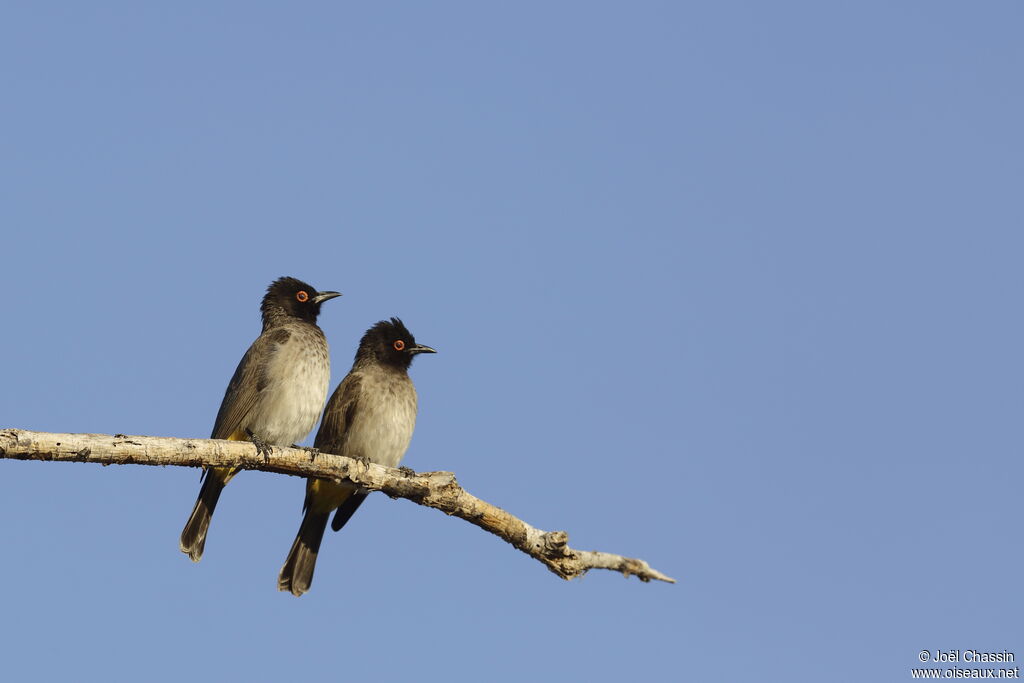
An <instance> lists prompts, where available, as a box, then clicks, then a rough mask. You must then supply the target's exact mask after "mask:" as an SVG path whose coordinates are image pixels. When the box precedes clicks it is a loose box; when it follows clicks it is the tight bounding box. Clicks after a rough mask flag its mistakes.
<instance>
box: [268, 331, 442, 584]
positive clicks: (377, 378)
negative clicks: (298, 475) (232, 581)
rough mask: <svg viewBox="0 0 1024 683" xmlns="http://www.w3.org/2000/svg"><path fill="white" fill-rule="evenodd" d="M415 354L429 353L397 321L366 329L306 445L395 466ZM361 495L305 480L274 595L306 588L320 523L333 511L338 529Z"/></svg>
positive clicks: (409, 422)
mask: <svg viewBox="0 0 1024 683" xmlns="http://www.w3.org/2000/svg"><path fill="white" fill-rule="evenodd" d="M420 353H437V352H436V351H434V349H432V348H430V347H429V346H423V345H420V344H417V343H416V340H415V339H414V338H413V336H412V333H411V332H409V330H408V329H406V327H405V325H403V324H402V321H401V320H399V319H398V318H392V319H391V320H390V321H388V320H382V321H380V322H379V323H377V324H376V325H374V326H373V327H371V328H370V329H368V330H367V331H366V334H364V335H363V338H362V340H361V341H360V342H359V349H358V350H357V351H356V360H355V362H354V363H353V364H352V370H350V371H349V373H348V375H347V376H346V377H345V379H344V380H342V382H341V384H339V385H338V388H337V389H335V390H334V394H332V395H331V400H330V401H328V402H327V408H326V409H325V410H324V418H323V420H322V421H321V423H320V430H319V431H318V432H317V434H316V442H315V444H314V446H315V447H316V448H317V449H319V450H320V451H322V452H324V453H333V454H335V455H345V456H348V457H350V458H356V459H359V460H364V461H368V462H374V463H377V464H379V465H385V466H387V467H397V466H398V463H399V462H401V460H402V456H404V455H405V451H406V449H407V448H409V441H410V440H411V439H412V431H413V428H414V427H415V426H416V388H415V387H413V385H412V380H411V379H409V375H408V370H409V365H411V364H412V359H413V358H414V357H415V356H416V355H417V354H420ZM366 496H367V492H366V491H363V490H361V489H360V488H359V487H358V486H356V485H355V484H351V483H335V482H332V481H327V480H324V479H308V480H307V481H306V502H305V505H304V507H303V510H304V512H305V514H304V516H303V518H302V525H301V526H300V527H299V533H298V535H297V536H296V537H295V542H294V543H293V544H292V549H291V551H289V553H288V559H286V560H285V563H284V566H283V567H281V573H280V574H279V575H278V577H277V588H278V590H282V591H291V592H292V594H293V595H302V594H303V593H305V592H306V591H307V590H309V586H310V584H311V583H312V582H313V569H314V567H315V565H316V555H317V552H318V551H319V550H320V542H321V541H322V540H323V537H324V530H325V529H326V528H327V518H328V517H330V515H331V512H332V511H334V510H335V509H337V513H335V515H334V521H333V522H332V523H331V528H333V529H334V530H335V531H338V530H339V529H341V527H343V526H345V522H347V521H348V520H349V518H350V517H351V516H352V514H353V513H354V512H355V511H356V510H357V509H358V508H359V506H360V505H361V504H362V502H363V500H365V499H366Z"/></svg>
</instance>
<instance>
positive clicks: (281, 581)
mask: <svg viewBox="0 0 1024 683" xmlns="http://www.w3.org/2000/svg"><path fill="white" fill-rule="evenodd" d="M330 516H331V513H330V511H327V512H314V511H313V510H312V509H309V510H306V514H305V516H303V518H302V526H300V527H299V533H298V535H297V536H296V537H295V542H294V543H292V549H291V550H290V551H288V559H287V560H285V561H284V566H283V567H281V573H280V574H278V576H277V589H278V590H280V591H291V594H292V595H294V596H299V595H302V594H303V593H305V592H306V591H308V590H309V587H310V585H312V583H313V569H314V568H316V554H317V553H318V552H320V542H321V541H323V540H324V531H326V530H327V518H328V517H330Z"/></svg>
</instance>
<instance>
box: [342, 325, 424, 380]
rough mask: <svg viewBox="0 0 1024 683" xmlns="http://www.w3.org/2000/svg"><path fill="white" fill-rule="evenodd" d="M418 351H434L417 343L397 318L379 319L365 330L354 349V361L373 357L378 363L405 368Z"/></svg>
mask: <svg viewBox="0 0 1024 683" xmlns="http://www.w3.org/2000/svg"><path fill="white" fill-rule="evenodd" d="M419 353H434V350H433V349H431V348H430V347H428V346H421V345H419V344H417V343H416V338H415V337H413V336H412V332H410V331H409V328H407V327H406V326H405V325H404V324H403V323H402V321H401V320H399V319H398V318H391V319H390V320H381V321H380V322H379V323H377V324H376V325H374V326H373V327H371V328H370V329H368V330H367V331H366V334H364V335H363V338H362V340H361V341H360V342H359V349H358V350H357V351H356V362H359V361H360V360H363V359H369V358H375V359H376V360H377V361H378V362H379V363H383V364H385V365H392V366H395V367H398V368H402V369H403V370H405V369H408V367H409V365H411V364H412V359H413V357H414V356H416V354H419Z"/></svg>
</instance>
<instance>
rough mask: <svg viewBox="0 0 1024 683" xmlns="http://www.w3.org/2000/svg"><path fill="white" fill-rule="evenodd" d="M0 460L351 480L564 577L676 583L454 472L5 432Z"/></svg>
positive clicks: (198, 444)
mask: <svg viewBox="0 0 1024 683" xmlns="http://www.w3.org/2000/svg"><path fill="white" fill-rule="evenodd" d="M0 458H9V459H14V460H55V461H68V462H94V463H100V464H102V465H158V466H165V465H177V466H181V467H200V466H208V467H240V468H242V469H249V470H263V471H267V472H277V473H280V474H290V475H294V476H300V477H320V478H323V479H335V480H341V479H347V480H349V481H353V482H355V483H356V484H359V485H360V486H362V487H364V488H366V489H368V490H371V491H383V492H384V493H386V494H387V495H389V496H391V497H392V498H405V499H407V500H411V501H412V502H414V503H418V504H420V505H425V506H427V507H432V508H435V509H437V510H440V511H441V512H443V513H445V514H446V515H451V516H454V517H459V518H461V519H464V520H466V521H467V522H470V523H471V524H475V525H476V526H478V527H480V528H481V529H483V530H485V531H489V532H490V533H492V534H494V535H496V536H498V537H500V538H503V539H504V540H506V541H508V542H509V543H511V544H512V545H513V546H515V547H516V548H518V549H519V550H521V551H523V552H524V553H526V554H527V555H529V556H530V557H533V558H536V559H537V560H539V561H541V562H543V563H544V565H545V566H547V568H548V569H550V570H551V571H553V572H554V573H555V574H557V575H558V576H561V577H562V578H563V579H572V578H575V577H577V576H582V575H583V574H586V573H587V571H588V570H590V569H611V570H613V571H617V572H621V573H622V574H623V575H624V576H629V575H633V576H636V577H637V578H639V579H640V580H641V581H645V582H646V581H650V580H651V579H657V580H659V581H667V582H668V583H675V579H672V578H670V577H668V576H666V575H664V574H662V573H661V572H659V571H657V570H655V569H652V568H651V567H650V566H648V564H647V563H646V562H644V561H643V560H637V559H633V558H629V557H623V556H621V555H613V554H611V553H602V552H596V551H588V550H573V549H572V548H570V547H569V545H568V541H569V535H568V534H567V533H566V532H564V531H542V530H540V529H537V528H535V527H532V526H530V525H529V524H527V523H526V522H524V521H522V520H521V519H519V518H517V517H514V516H513V515H511V514H509V513H508V512H505V511H504V510H502V509H501V508H499V507H496V506H494V505H491V504H490V503H488V502H486V501H483V500H480V499H479V498H477V497H476V496H473V495H471V494H469V493H467V492H466V491H465V490H464V489H463V488H462V487H461V486H459V484H458V482H456V481H455V475H454V474H452V473H451V472H421V473H415V472H413V471H412V470H409V469H407V468H401V469H394V468H390V467H382V466H380V465H375V464H372V463H370V464H364V463H361V462H359V461H358V460H353V459H351V458H346V457H344V456H340V455H329V454H326V453H321V454H317V455H313V454H311V453H310V451H307V450H305V449H301V448H275V449H274V452H273V453H272V454H271V455H270V457H269V458H268V459H264V458H263V456H261V455H258V454H257V453H256V449H255V448H253V445H252V444H251V443H249V442H247V441H221V440H214V439H171V438H166V437H157V436H125V435H124V434H117V435H115V436H110V435H109V434H51V433H49V432H30V431H26V430H23V429H4V430H0Z"/></svg>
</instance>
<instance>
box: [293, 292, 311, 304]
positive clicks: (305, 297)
mask: <svg viewBox="0 0 1024 683" xmlns="http://www.w3.org/2000/svg"><path fill="white" fill-rule="evenodd" d="M295 298H296V299H298V300H299V301H300V302H301V303H306V302H307V301H309V294H308V293H307V292H306V290H304V289H302V290H299V293H298V294H296V295H295Z"/></svg>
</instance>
